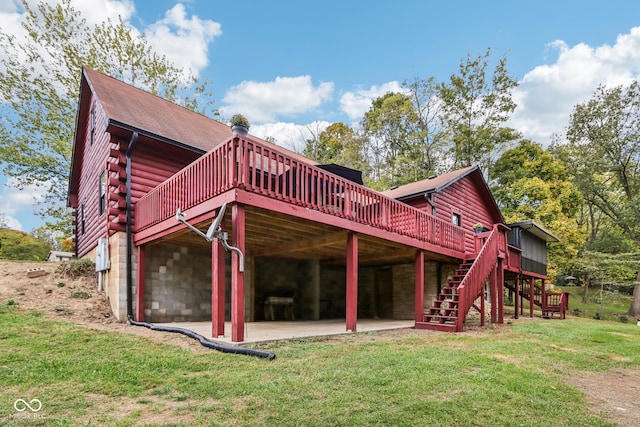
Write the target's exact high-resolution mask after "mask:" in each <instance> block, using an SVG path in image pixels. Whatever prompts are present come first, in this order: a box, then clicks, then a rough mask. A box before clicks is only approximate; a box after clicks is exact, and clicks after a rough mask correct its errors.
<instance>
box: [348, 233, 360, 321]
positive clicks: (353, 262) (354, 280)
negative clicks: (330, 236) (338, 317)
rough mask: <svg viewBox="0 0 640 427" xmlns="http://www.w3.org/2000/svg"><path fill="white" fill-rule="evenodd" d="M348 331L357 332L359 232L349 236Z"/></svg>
mask: <svg viewBox="0 0 640 427" xmlns="http://www.w3.org/2000/svg"><path fill="white" fill-rule="evenodd" d="M346 308H347V315H346V317H347V319H346V320H347V331H348V332H355V331H356V330H357V322H358V233H355V232H353V231H350V232H349V234H348V236H347V307H346Z"/></svg>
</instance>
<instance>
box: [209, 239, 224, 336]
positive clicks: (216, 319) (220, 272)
mask: <svg viewBox="0 0 640 427" xmlns="http://www.w3.org/2000/svg"><path fill="white" fill-rule="evenodd" d="M224 288H225V256H224V249H223V248H222V246H221V245H220V242H219V241H218V239H213V242H211V336H212V337H213V338H220V337H223V336H224V314H225V313H224V293H225V292H224V290H225V289H224Z"/></svg>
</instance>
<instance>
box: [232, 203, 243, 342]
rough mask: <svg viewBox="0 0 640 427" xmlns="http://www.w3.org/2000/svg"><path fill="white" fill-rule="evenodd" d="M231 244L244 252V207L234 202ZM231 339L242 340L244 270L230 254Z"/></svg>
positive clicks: (238, 259) (233, 254)
mask: <svg viewBox="0 0 640 427" xmlns="http://www.w3.org/2000/svg"><path fill="white" fill-rule="evenodd" d="M231 224H232V227H233V230H232V241H233V246H235V247H237V248H238V249H240V251H241V252H242V253H243V254H244V253H245V247H244V246H245V245H244V237H245V209H244V205H241V204H239V203H236V204H234V205H233V206H232V208H231ZM231 341H233V342H241V341H244V272H240V258H239V256H238V254H237V253H236V252H232V255H231Z"/></svg>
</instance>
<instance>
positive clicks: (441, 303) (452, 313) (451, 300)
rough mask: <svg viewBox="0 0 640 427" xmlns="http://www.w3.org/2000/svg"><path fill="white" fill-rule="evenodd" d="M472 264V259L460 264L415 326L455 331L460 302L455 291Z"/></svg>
mask: <svg viewBox="0 0 640 427" xmlns="http://www.w3.org/2000/svg"><path fill="white" fill-rule="evenodd" d="M472 265H473V260H468V261H465V262H463V263H462V264H460V266H459V267H458V269H457V270H456V272H455V274H454V275H453V277H451V279H449V280H448V281H447V284H446V286H445V287H443V288H442V290H441V292H440V293H439V294H438V296H437V298H436V299H435V300H434V301H433V305H432V306H431V307H430V308H429V309H428V311H427V312H426V313H425V314H424V316H423V317H422V322H417V323H416V328H418V329H431V330H436V331H444V332H456V324H457V320H458V313H459V303H460V301H459V294H458V293H457V292H456V291H457V289H458V285H460V283H461V282H462V279H464V277H465V276H466V275H467V272H468V271H469V270H470V269H471V266H472Z"/></svg>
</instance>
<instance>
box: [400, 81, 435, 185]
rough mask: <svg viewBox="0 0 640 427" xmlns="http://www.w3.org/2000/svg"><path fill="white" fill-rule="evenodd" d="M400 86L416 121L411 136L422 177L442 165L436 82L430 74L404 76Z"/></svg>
mask: <svg viewBox="0 0 640 427" xmlns="http://www.w3.org/2000/svg"><path fill="white" fill-rule="evenodd" d="M402 86H403V87H404V88H405V89H406V90H407V91H408V95H409V97H410V98H411V100H412V102H413V108H414V110H415V113H416V114H415V118H416V120H417V121H416V123H415V124H414V131H413V136H414V138H415V145H416V150H415V152H416V154H417V155H418V159H417V160H418V163H419V168H420V173H421V175H422V176H423V177H426V176H429V175H432V174H434V173H436V172H437V171H438V169H439V167H440V166H442V163H444V162H442V157H443V150H442V146H443V142H444V138H443V136H444V132H443V129H442V118H441V112H442V110H441V105H442V103H441V102H440V101H439V99H438V84H437V82H436V80H435V78H434V77H430V78H428V79H426V80H425V79H420V78H414V79H413V80H411V81H409V80H405V81H404V82H403V83H402Z"/></svg>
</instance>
